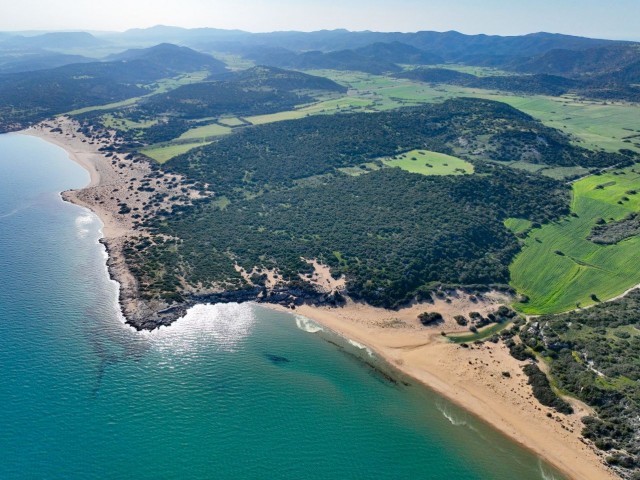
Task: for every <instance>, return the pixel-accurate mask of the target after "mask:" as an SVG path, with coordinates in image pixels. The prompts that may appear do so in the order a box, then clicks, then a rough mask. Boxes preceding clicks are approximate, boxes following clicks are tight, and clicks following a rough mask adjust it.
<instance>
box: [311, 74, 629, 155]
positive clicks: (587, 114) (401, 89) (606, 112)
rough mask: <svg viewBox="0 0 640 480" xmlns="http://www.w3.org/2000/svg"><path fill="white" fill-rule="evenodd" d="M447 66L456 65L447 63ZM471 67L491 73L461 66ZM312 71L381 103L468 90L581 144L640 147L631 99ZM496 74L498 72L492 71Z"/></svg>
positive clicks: (408, 102)
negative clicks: (528, 93)
mask: <svg viewBox="0 0 640 480" xmlns="http://www.w3.org/2000/svg"><path fill="white" fill-rule="evenodd" d="M447 68H452V67H451V66H447ZM452 69H455V70H460V71H467V73H474V74H476V75H479V74H487V71H486V69H482V70H484V71H483V72H480V71H475V72H471V71H468V70H464V69H461V68H459V67H455V66H454V67H453V68H452ZM310 73H315V74H317V75H322V76H326V77H328V78H331V79H332V80H334V81H336V82H338V83H341V84H343V85H346V86H348V87H349V88H351V89H352V90H353V91H352V92H350V95H352V96H357V97H361V96H363V95H368V96H369V97H371V98H375V99H376V101H377V102H378V103H379V106H378V109H384V108H394V107H397V106H402V105H405V106H406V105H418V104H420V103H425V102H436V101H443V100H446V99H448V98H454V97H460V96H467V97H478V98H486V99H488V100H495V101H498V102H504V103H507V104H509V105H511V106H513V107H515V108H517V109H519V110H522V111H523V112H525V113H528V114H529V115H531V116H533V117H535V118H537V119H538V120H540V121H542V122H543V123H544V124H545V125H547V126H550V127H554V128H558V129H560V130H562V131H564V132H566V133H568V134H570V135H573V136H574V137H575V139H576V142H578V143H579V144H580V145H582V146H584V147H587V148H602V149H604V150H607V151H618V150H620V149H621V148H629V149H632V150H636V151H639V152H640V137H638V138H629V137H633V136H634V135H636V134H640V115H639V114H638V112H639V110H640V109H639V108H638V106H637V105H632V104H627V103H622V102H620V103H611V102H596V101H591V100H580V99H578V98H573V97H571V96H568V95H567V96H564V97H548V96H542V95H533V96H525V95H514V94H505V93H503V92H497V91H491V90H481V89H477V88H465V87H458V86H454V85H434V86H432V85H430V84H426V83H421V82H414V81H411V80H405V79H394V78H389V77H384V76H377V75H369V74H366V73H358V72H336V71H332V70H317V71H312V72H310ZM494 74H495V73H494Z"/></svg>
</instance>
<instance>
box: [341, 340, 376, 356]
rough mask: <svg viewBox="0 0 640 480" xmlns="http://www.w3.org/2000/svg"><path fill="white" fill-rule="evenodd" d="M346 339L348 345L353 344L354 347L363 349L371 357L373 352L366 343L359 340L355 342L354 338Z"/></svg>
mask: <svg viewBox="0 0 640 480" xmlns="http://www.w3.org/2000/svg"><path fill="white" fill-rule="evenodd" d="M347 341H348V342H349V344H350V345H353V346H354V347H356V348H357V349H359V350H365V351H366V352H367V354H368V355H369V356H370V357H373V352H372V351H371V349H370V348H369V347H367V346H366V345H363V344H361V343H359V342H356V341H355V340H351V339H349V338H348V339H347Z"/></svg>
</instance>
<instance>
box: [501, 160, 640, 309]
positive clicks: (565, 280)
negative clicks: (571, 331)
mask: <svg viewBox="0 0 640 480" xmlns="http://www.w3.org/2000/svg"><path fill="white" fill-rule="evenodd" d="M633 190H640V167H637V166H636V167H629V168H626V169H623V170H618V171H612V172H608V173H606V174H603V175H593V176H590V177H587V178H584V179H582V180H579V181H577V182H575V183H574V184H573V200H572V205H571V211H572V215H571V216H568V217H566V218H564V219H562V220H560V221H558V222H555V223H552V224H549V225H544V226H542V228H536V229H533V230H531V231H530V233H529V234H528V236H527V237H526V239H525V241H524V246H523V249H522V251H521V253H520V254H519V255H518V256H517V257H516V258H515V260H514V261H513V263H512V264H511V266H510V271H511V279H512V280H511V284H512V285H513V286H514V287H515V288H516V289H517V290H518V292H520V293H522V294H524V295H526V296H527V297H529V300H528V302H525V303H517V304H515V305H514V306H515V308H517V309H518V310H519V311H521V312H523V313H527V314H545V313H558V312H563V311H567V310H571V309H574V308H576V307H578V306H579V307H585V306H588V305H592V304H594V303H596V302H598V301H602V300H607V299H610V298H613V297H615V296H617V295H619V294H621V293H623V292H624V291H625V290H627V289H628V288H630V287H632V286H634V285H637V284H640V269H639V268H638V266H639V265H640V237H638V236H635V237H631V238H628V239H626V240H623V241H621V242H619V243H617V244H615V245H598V244H595V243H593V242H591V241H589V240H587V236H588V235H589V233H590V232H591V229H592V228H593V226H594V225H595V224H596V221H597V220H598V219H600V218H603V219H605V220H606V221H611V220H620V219H622V218H624V217H625V216H626V215H628V214H629V213H631V212H637V211H639V210H640V194H635V195H633V194H630V193H629V192H630V191H633ZM623 197H626V198H628V200H627V201H623ZM507 226H508V227H509V228H511V229H512V230H513V231H516V232H517V231H522V229H523V227H524V224H523V223H522V222H517V221H515V220H510V221H508V222H507Z"/></svg>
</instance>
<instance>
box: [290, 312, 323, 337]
mask: <svg viewBox="0 0 640 480" xmlns="http://www.w3.org/2000/svg"><path fill="white" fill-rule="evenodd" d="M296 325H297V326H298V328H299V329H300V330H303V331H305V332H308V333H318V332H324V329H323V328H322V327H321V326H320V325H318V324H317V323H316V322H314V321H313V320H309V319H308V318H307V317H303V316H302V315H296Z"/></svg>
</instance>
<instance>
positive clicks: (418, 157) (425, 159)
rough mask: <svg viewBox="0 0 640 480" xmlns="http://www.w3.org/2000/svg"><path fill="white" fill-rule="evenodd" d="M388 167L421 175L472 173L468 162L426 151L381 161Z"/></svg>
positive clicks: (416, 151) (413, 151) (413, 152)
mask: <svg viewBox="0 0 640 480" xmlns="http://www.w3.org/2000/svg"><path fill="white" fill-rule="evenodd" d="M383 163H384V164H385V165H388V166H389V167H398V168H401V169H402V170H406V171H407V172H411V173H420V174H422V175H464V174H468V173H473V165H471V164H470V163H469V162H465V161H464V160H462V159H460V158H456V157H452V156H451V155H445V154H444V153H437V152H430V151H428V150H412V151H410V152H407V153H403V154H402V155H397V156H396V157H393V158H387V159H384V160H383Z"/></svg>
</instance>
